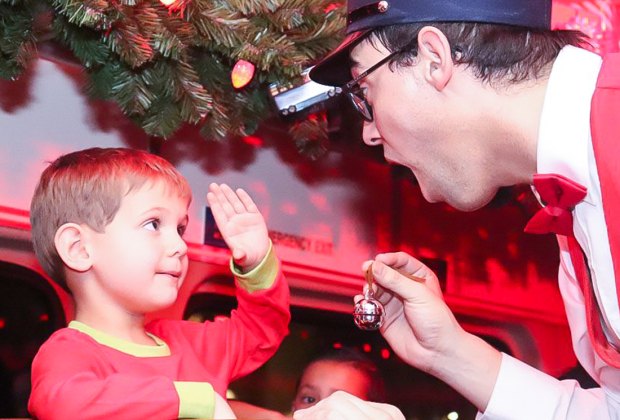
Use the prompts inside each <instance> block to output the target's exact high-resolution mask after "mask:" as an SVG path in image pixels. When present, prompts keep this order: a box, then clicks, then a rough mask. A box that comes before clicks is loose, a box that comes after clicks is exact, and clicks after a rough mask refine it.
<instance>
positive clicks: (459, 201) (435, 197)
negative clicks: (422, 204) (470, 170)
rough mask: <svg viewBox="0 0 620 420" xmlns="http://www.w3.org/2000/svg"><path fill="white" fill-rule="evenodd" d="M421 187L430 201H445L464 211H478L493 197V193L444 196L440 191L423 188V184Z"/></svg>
mask: <svg viewBox="0 0 620 420" xmlns="http://www.w3.org/2000/svg"><path fill="white" fill-rule="evenodd" d="M420 189H421V191H422V196H423V197H424V199H425V200H426V201H428V202H429V203H445V204H447V205H449V206H450V207H452V208H454V209H456V210H458V211H463V212H471V211H476V210H478V209H480V208H482V207H484V206H486V205H487V204H488V203H489V202H490V201H491V199H492V198H493V195H491V196H490V198H483V197H478V198H476V197H471V196H465V197H463V196H444V195H442V194H440V193H439V192H434V191H429V190H427V189H425V188H423V187H422V185H421V184H420Z"/></svg>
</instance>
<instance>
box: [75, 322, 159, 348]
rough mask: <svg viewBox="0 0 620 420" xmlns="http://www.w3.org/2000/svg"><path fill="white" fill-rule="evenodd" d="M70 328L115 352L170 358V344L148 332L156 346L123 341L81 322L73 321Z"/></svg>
mask: <svg viewBox="0 0 620 420" xmlns="http://www.w3.org/2000/svg"><path fill="white" fill-rule="evenodd" d="M69 328H72V329H74V330H77V331H80V332H82V333H84V334H86V335H88V336H89V337H90V338H92V339H93V340H95V341H96V342H97V343H99V344H102V345H104V346H107V347H111V348H113V349H115V350H118V351H120V352H123V353H127V354H130V355H132V356H136V357H163V356H170V348H169V347H168V344H166V343H165V342H164V341H163V340H162V339H161V338H159V337H156V336H154V335H153V334H150V333H148V332H147V335H148V336H149V337H151V338H152V339H153V340H154V341H155V343H156V344H157V345H156V346H147V345H144V344H136V343H132V342H131V341H127V340H123V339H120V338H117V337H113V336H111V335H109V334H106V333H104V332H101V331H99V330H96V329H94V328H92V327H89V326H88V325H86V324H83V323H81V322H80V321H71V322H70V323H69Z"/></svg>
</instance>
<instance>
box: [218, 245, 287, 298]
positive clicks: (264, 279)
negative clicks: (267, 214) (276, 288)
mask: <svg viewBox="0 0 620 420" xmlns="http://www.w3.org/2000/svg"><path fill="white" fill-rule="evenodd" d="M230 270H231V271H232V272H233V274H234V275H235V277H236V278H237V281H238V282H239V284H240V285H241V287H243V288H244V289H245V290H247V291H248V292H250V293H252V292H256V291H257V290H264V289H269V288H270V287H271V286H272V285H273V283H274V282H275V281H276V278H277V276H278V271H279V270H280V263H279V261H278V258H277V257H276V252H275V250H274V249H273V243H272V242H271V241H269V251H268V252H267V255H265V258H263V260H262V261H261V262H260V264H258V265H257V266H256V267H254V268H253V269H252V270H251V271H248V272H247V273H241V272H240V270H239V268H238V267H237V266H236V265H235V263H234V261H233V260H232V258H231V260H230Z"/></svg>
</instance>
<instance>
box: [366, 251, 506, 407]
mask: <svg viewBox="0 0 620 420" xmlns="http://www.w3.org/2000/svg"><path fill="white" fill-rule="evenodd" d="M371 263H372V274H373V278H374V287H376V293H375V297H376V298H377V299H378V300H379V301H380V302H381V303H383V305H384V306H385V322H384V324H383V326H382V327H381V334H383V336H384V337H385V339H386V340H387V341H388V343H389V344H390V346H391V347H392V349H393V350H394V352H395V353H396V354H398V356H399V357H400V358H401V359H403V360H404V361H405V362H407V363H408V364H410V365H412V366H414V367H416V368H418V369H421V370H423V371H425V372H428V373H430V374H432V375H433V376H436V377H437V378H439V379H441V380H442V381H444V382H446V383H447V384H448V385H450V386H452V387H453V388H454V389H455V390H456V391H458V392H459V393H460V394H461V395H463V396H464V397H465V398H467V399H468V400H469V401H471V402H472V403H473V404H474V405H475V406H476V407H478V409H479V410H480V411H484V410H485V409H486V406H487V404H488V402H489V399H490V398H491V394H492V392H493V387H494V386H495V381H496V379H497V374H498V372H499V368H500V365H501V358H502V357H501V354H500V352H499V351H497V350H496V349H495V348H493V347H491V346H490V345H489V344H488V343H486V342H485V341H484V340H482V339H480V338H479V337H477V336H475V335H473V334H470V333H468V332H466V331H465V330H464V329H463V328H462V327H461V326H460V325H459V324H458V322H457V321H456V319H455V318H454V315H453V314H452V311H451V310H450V308H448V305H446V303H445V302H444V300H443V296H442V293H441V288H440V287H439V282H438V281H437V277H436V276H435V274H434V273H433V272H432V271H431V270H430V269H429V268H428V267H426V266H425V265H424V264H422V263H421V262H420V261H418V260H417V259H415V258H413V257H411V256H409V255H407V254H405V253H404V252H395V253H389V254H379V255H377V256H376V257H375V260H374V261H366V262H365V263H364V264H363V267H362V268H363V269H364V271H366V269H367V268H368V266H369V265H370V264H371ZM355 298H356V299H359V298H360V296H356V297H355Z"/></svg>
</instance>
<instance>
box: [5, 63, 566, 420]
mask: <svg viewBox="0 0 620 420" xmlns="http://www.w3.org/2000/svg"><path fill="white" fill-rule="evenodd" d="M82 85H83V76H82V75H81V73H80V69H79V68H78V67H77V66H75V65H74V64H73V63H71V62H67V61H63V60H61V59H59V58H58V57H56V56H48V57H43V58H41V59H39V60H38V61H37V62H36V63H35V65H33V66H32V68H31V69H30V70H29V71H28V72H27V73H26V74H24V76H23V77H22V78H20V79H19V80H17V81H0V268H1V269H0V369H1V373H0V375H1V376H0V382H1V383H0V417H3V416H4V417H15V416H22V417H27V416H28V413H27V412H26V411H25V404H26V401H27V398H28V392H29V368H30V363H31V361H32V358H33V357H34V354H35V353H36V350H37V348H38V347H39V345H40V344H41V343H42V342H43V341H44V340H45V339H46V338H47V337H48V336H49V335H50V334H51V333H52V332H53V331H55V330H56V329H58V328H61V327H63V326H65V325H66V323H67V322H68V321H69V320H71V319H72V316H73V307H72V303H71V298H70V296H68V295H67V294H66V293H65V292H63V291H62V290H61V289H60V288H59V287H57V286H56V285H55V284H54V283H53V282H52V281H51V280H50V279H49V278H48V277H47V276H46V275H45V273H44V272H43V271H42V270H41V268H40V266H39V264H38V263H37V261H36V258H35V256H34V253H33V251H32V245H31V241H30V223H29V213H28V209H29V205H30V197H31V195H32V192H33V191H34V187H35V185H36V182H37V179H38V176H39V174H40V172H41V171H42V170H43V168H44V167H45V165H46V162H48V161H50V160H52V159H54V158H55V157H57V156H58V155H60V154H62V153H66V152H70V151H73V150H77V149H83V148H87V147H94V146H101V147H133V148H142V149H145V148H151V150H152V151H153V152H155V153H158V154H160V155H162V156H163V157H165V158H166V159H168V160H170V161H171V162H172V163H173V164H174V165H175V166H176V167H177V168H178V169H179V170H180V171H181V172H182V173H183V174H184V175H185V176H186V177H187V179H188V180H189V182H190V184H191V186H192V189H193V192H194V198H193V202H192V205H191V208H190V224H189V226H188V230H187V232H186V236H185V237H186V240H187V241H188V243H189V260H190V264H189V272H188V276H187V280H186V281H185V283H184V285H183V287H182V289H181V292H180V296H179V299H178V300H177V302H176V303H175V304H174V305H173V306H172V307H170V308H168V309H167V310H165V311H162V312H161V313H159V314H156V316H163V317H170V318H175V319H192V320H196V321H198V322H199V321H202V320H206V319H213V318H215V317H218V316H226V314H228V313H229V312H230V311H231V310H232V309H233V308H234V307H235V304H236V302H235V297H234V296H235V293H234V284H233V281H232V277H231V274H230V271H229V269H228V261H229V258H230V254H229V252H228V250H227V249H226V248H225V246H223V245H222V242H221V240H220V239H219V238H218V237H217V231H216V229H215V226H214V222H213V219H212V217H210V212H209V209H208V207H207V205H206V200H205V197H206V191H207V186H208V184H209V182H212V181H215V182H226V183H228V184H230V185H232V186H238V187H243V188H245V189H246V190H247V191H248V192H249V193H250V194H251V195H252V196H253V198H254V199H255V201H256V203H257V205H258V206H259V208H260V209H261V211H262V213H263V214H264V215H265V217H266V220H267V224H268V226H269V229H270V237H271V238H272V241H273V243H274V245H275V248H276V251H277V254H278V256H279V258H280V259H281V261H282V267H283V270H284V272H285V274H286V277H287V279H288V282H289V285H290V288H291V305H292V307H291V311H292V315H293V318H292V323H291V328H290V330H291V332H290V334H289V336H288V337H287V338H286V339H285V341H284V342H283V344H282V346H281V348H280V350H279V351H278V353H277V354H276V355H275V356H274V357H273V358H272V359H271V360H270V361H269V362H268V363H267V364H265V365H264V366H263V367H262V368H260V369H259V370H257V371H256V372H255V373H253V374H251V375H249V376H247V377H245V378H243V379H241V380H239V381H237V382H235V383H233V384H231V391H232V392H234V394H235V395H236V397H237V398H239V399H243V400H245V401H248V402H251V403H254V404H259V405H262V406H265V407H269V408H273V409H276V410H279V411H282V412H286V411H287V410H289V409H290V404H291V400H292V398H293V393H294V388H295V383H296V380H297V377H298V376H299V374H300V371H301V368H302V367H303V365H304V364H305V363H306V362H307V361H308V360H309V359H310V358H312V357H313V356H314V355H316V354H317V353H319V352H322V351H324V350H325V349H328V348H332V347H340V346H352V347H356V348H358V349H359V350H360V351H362V352H364V353H366V354H368V355H369V357H371V358H372V359H373V360H375V361H376V362H377V364H379V366H380V368H381V371H382V373H383V376H384V378H385V381H386V384H387V387H388V395H389V401H390V402H392V403H393V404H396V405H397V406H399V407H400V408H401V409H402V410H403V412H404V413H405V415H406V416H407V418H408V419H439V418H448V417H447V416H448V415H450V416H451V417H450V418H454V415H455V414H454V413H458V414H459V415H460V417H459V418H473V417H474V415H475V408H474V407H473V406H471V405H470V404H469V403H468V402H467V401H465V400H464V399H463V398H462V397H460V396H459V395H458V394H456V393H455V392H454V391H453V390H451V389H450V388H449V387H447V386H446V385H444V384H442V383H441V382H439V381H437V380H435V379H434V378H432V377H430V376H428V375H426V374H424V373H422V372H419V371H417V370H416V369H414V368H411V367H409V366H407V365H406V364H404V363H403V362H402V361H400V360H399V359H398V357H396V356H395V355H394V354H393V352H392V351H391V349H390V348H389V346H388V345H387V343H386V342H385V341H384V340H383V338H382V337H381V336H380V334H379V333H376V332H363V331H360V330H358V329H356V328H355V326H354V325H353V321H352V316H351V311H352V306H353V303H352V297H353V296H354V295H355V294H357V293H359V292H360V291H361V290H362V286H363V284H364V279H363V276H362V273H361V264H362V262H363V261H365V260H367V259H371V258H372V257H373V256H374V255H376V254H377V253H379V252H384V251H392V250H404V251H407V252H409V253H410V254H412V255H415V256H417V257H419V258H420V259H422V260H423V261H425V262H426V263H427V264H428V265H429V266H430V267H432V268H433V269H434V270H435V271H436V273H437V274H438V277H439V279H440V281H441V285H442V289H443V292H444V295H445V299H446V301H447V303H448V305H449V306H450V307H451V308H452V310H453V311H454V313H455V314H456V316H457V318H458V319H459V321H460V322H461V323H462V324H463V326H464V327H465V328H466V329H467V330H469V331H471V332H473V333H475V334H477V335H479V336H481V337H482V338H484V339H485V340H487V341H488V342H489V343H491V344H492V345H494V346H496V347H497V348H499V349H501V350H502V351H504V352H507V353H509V354H512V355H514V356H515V357H517V358H519V359H521V360H524V361H526V362H527V363H529V364H531V365H532V366H535V367H537V368H539V369H542V370H543V371H545V372H547V373H549V374H551V375H554V376H561V375H564V374H565V373H566V372H567V371H569V370H571V369H572V368H573V367H575V366H576V360H575V357H574V355H573V352H572V349H571V343H570V335H569V330H568V327H567V322H566V318H565V314H564V310H563V306H562V302H561V298H560V295H559V291H558V288H557V281H556V274H557V264H558V258H557V246H556V244H555V238H554V237H552V236H531V235H525V234H524V233H522V232H521V230H520V229H519V226H524V225H525V223H526V221H527V219H528V217H529V216H530V215H531V211H532V208H533V206H534V205H535V204H536V203H534V202H533V200H531V199H530V198H528V197H529V195H528V194H527V191H515V190H510V191H505V192H503V193H502V195H501V196H500V197H498V198H496V200H494V201H493V202H492V203H491V204H490V205H489V206H487V207H485V208H484V209H481V210H478V211H476V212H473V213H459V212H456V211H454V210H452V209H450V208H449V207H447V206H444V205H441V204H429V203H426V202H425V201H424V199H423V198H422V196H421V194H420V192H419V190H418V189H417V186H416V182H415V180H414V179H413V178H412V177H411V175H410V174H409V173H407V172H406V171H404V170H402V168H397V167H393V166H390V165H388V164H386V163H385V162H384V161H383V158H382V156H381V151H380V150H378V149H376V150H375V149H370V148H366V147H364V146H363V145H362V144H361V141H360V133H359V125H357V124H355V123H354V122H353V120H352V119H350V118H347V115H346V111H341V113H342V115H341V117H342V118H341V120H340V121H341V123H340V125H339V126H338V127H334V128H333V132H332V133H331V147H330V150H328V152H327V153H326V154H325V155H324V156H322V157H321V158H319V159H317V160H311V159H309V158H307V157H305V156H304V155H302V154H300V153H299V152H298V151H297V150H296V148H295V146H294V144H293V142H292V141H291V139H290V138H289V136H288V134H287V130H286V126H285V124H286V122H283V121H281V120H279V118H278V117H274V119H273V120H269V121H267V122H266V123H265V124H264V125H263V126H261V127H260V129H259V130H258V132H257V133H255V134H254V135H253V136H251V137H246V138H237V139H230V140H228V141H226V142H221V143H217V142H213V141H209V140H208V139H204V138H202V137H201V136H200V134H199V130H198V129H196V128H195V127H189V126H188V127H184V128H182V129H181V130H180V131H179V132H178V133H177V134H175V135H174V136H173V137H171V138H170V139H167V140H166V141H165V142H163V143H161V142H155V141H154V140H153V139H150V138H149V137H148V136H146V135H145V134H144V133H143V132H141V131H140V130H139V129H138V128H136V127H135V126H134V125H133V124H132V123H131V121H129V120H128V119H127V118H125V117H124V116H123V115H122V114H121V112H120V110H119V109H118V108H117V107H116V106H115V105H114V104H111V103H107V102H101V101H92V100H89V99H88V98H87V97H86V96H85V95H84V94H83V92H82ZM507 219H509V220H510V223H506V220H507ZM274 390H278V391H277V392H276V391H274ZM450 413H451V414H450Z"/></svg>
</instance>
